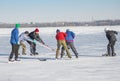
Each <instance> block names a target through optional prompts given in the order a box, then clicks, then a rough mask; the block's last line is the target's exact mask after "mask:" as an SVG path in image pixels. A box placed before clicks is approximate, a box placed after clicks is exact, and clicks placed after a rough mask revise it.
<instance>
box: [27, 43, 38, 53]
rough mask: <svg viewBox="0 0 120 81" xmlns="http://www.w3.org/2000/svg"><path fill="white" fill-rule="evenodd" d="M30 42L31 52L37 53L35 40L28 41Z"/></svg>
mask: <svg viewBox="0 0 120 81" xmlns="http://www.w3.org/2000/svg"><path fill="white" fill-rule="evenodd" d="M27 42H28V43H29V44H30V52H31V54H34V55H35V53H36V44H35V43H34V42H31V41H27Z"/></svg>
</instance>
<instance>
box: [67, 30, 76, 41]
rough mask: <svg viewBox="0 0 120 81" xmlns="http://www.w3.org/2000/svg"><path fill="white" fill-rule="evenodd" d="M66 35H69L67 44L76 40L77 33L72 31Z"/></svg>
mask: <svg viewBox="0 0 120 81" xmlns="http://www.w3.org/2000/svg"><path fill="white" fill-rule="evenodd" d="M66 34H67V36H66V41H67V42H73V39H74V38H75V33H73V32H72V31H69V30H67V31H66Z"/></svg>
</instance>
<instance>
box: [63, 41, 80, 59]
mask: <svg viewBox="0 0 120 81" xmlns="http://www.w3.org/2000/svg"><path fill="white" fill-rule="evenodd" d="M66 43H67V47H68V49H70V48H71V49H72V51H73V53H74V54H75V56H76V58H78V52H77V50H76V48H75V46H74V43H73V42H66ZM64 50H65V49H64V47H62V50H61V58H62V57H63V55H64Z"/></svg>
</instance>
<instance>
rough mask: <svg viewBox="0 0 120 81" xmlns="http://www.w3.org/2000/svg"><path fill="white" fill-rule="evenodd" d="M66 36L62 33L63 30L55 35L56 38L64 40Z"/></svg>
mask: <svg viewBox="0 0 120 81" xmlns="http://www.w3.org/2000/svg"><path fill="white" fill-rule="evenodd" d="M66 36H67V34H66V33H64V32H58V33H57V35H56V39H57V40H65V37H66Z"/></svg>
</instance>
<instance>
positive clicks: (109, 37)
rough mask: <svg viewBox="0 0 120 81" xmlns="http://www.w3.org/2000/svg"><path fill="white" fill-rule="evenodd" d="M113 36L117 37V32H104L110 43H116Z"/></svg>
mask: <svg viewBox="0 0 120 81" xmlns="http://www.w3.org/2000/svg"><path fill="white" fill-rule="evenodd" d="M115 34H116V35H117V34H118V32H116V31H113V30H108V31H106V37H107V39H108V40H109V41H111V42H112V41H117V39H116V36H115Z"/></svg>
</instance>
